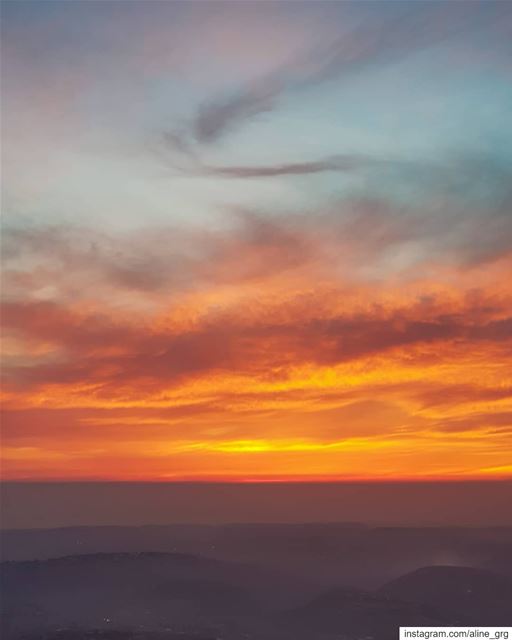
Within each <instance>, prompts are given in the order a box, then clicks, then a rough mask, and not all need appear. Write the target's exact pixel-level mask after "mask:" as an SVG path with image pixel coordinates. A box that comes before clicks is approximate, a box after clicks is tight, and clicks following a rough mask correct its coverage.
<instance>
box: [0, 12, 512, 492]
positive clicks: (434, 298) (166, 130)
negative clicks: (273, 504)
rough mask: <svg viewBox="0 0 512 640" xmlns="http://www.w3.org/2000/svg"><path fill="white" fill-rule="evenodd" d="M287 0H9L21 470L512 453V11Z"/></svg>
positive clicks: (6, 155)
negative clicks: (292, 0)
mask: <svg viewBox="0 0 512 640" xmlns="http://www.w3.org/2000/svg"><path fill="white" fill-rule="evenodd" d="M214 9H215V10H214ZM293 9H294V11H292V10H290V9H289V8H288V7H287V5H286V3H273V2H268V3H263V4H261V3H252V2H249V3H239V4H237V3H234V4H226V3H209V4H208V5H206V4H201V3H197V4H194V3H190V4H188V5H187V3H149V4H148V3H139V2H132V3H130V6H129V7H128V6H127V5H126V4H122V6H121V4H118V3H115V2H113V3H110V2H105V3H101V4H99V3H84V2H82V3H75V4H74V5H71V4H67V5H66V6H64V5H62V4H61V3H58V2H55V3H54V2H51V1H47V0H43V1H42V2H37V3H32V2H22V3H10V5H9V6H6V7H5V8H4V9H3V12H4V19H3V26H2V30H3V32H4V34H3V41H4V44H3V50H4V56H3V57H4V58H5V60H4V62H3V67H4V78H5V80H4V92H3V93H4V96H3V99H2V102H3V121H4V122H3V132H4V133H3V139H4V140H3V149H2V156H3V165H4V171H3V173H4V180H3V182H4V188H3V207H2V208H3V211H4V228H3V234H2V242H3V252H2V263H3V271H4V273H3V280H2V294H3V304H2V324H3V327H4V328H3V335H2V338H3V343H4V344H3V353H4V356H3V377H4V380H3V395H4V402H3V404H4V409H3V420H2V424H3V426H2V464H1V473H2V477H3V479H4V480H17V481H26V480H52V479H59V480H77V481H82V480H92V479H94V480H99V479H104V480H144V481H158V480H160V481H167V480H176V481H180V480H181V481H189V480H197V481H240V482H258V481H261V482H275V481H301V480H310V481H333V480H334V481H343V480H369V481H371V480H375V481H400V480H437V479H442V480H450V479H452V480H454V481H457V480H463V479H489V480H490V479H492V480H496V479H505V478H512V465H511V456H510V451H511V450H512V287H511V285H510V274H511V273H512V240H511V238H512V215H511V205H512V190H511V186H510V185H511V184H512V173H511V171H510V167H511V166H512V156H511V149H512V136H511V131H510V126H509V122H508V120H509V106H510V104H512V90H511V87H512V84H511V83H510V59H509V57H508V56H507V42H508V36H507V34H509V32H510V31H507V29H508V30H510V25H511V24H512V22H511V20H512V12H511V11H510V8H508V7H507V6H505V4H504V3H503V4H502V3H496V4H495V3H492V2H487V3H478V2H476V3H472V5H471V6H468V5H464V6H463V5H457V6H452V7H448V6H442V3H441V4H439V5H437V4H435V3H416V6H415V7H414V8H411V7H406V6H405V5H404V4H403V3H387V4H386V5H385V6H384V8H383V6H382V4H381V3H371V2H370V3H364V5H361V4H360V3H350V2H348V3H325V4H324V3H304V4H301V5H300V6H298V5H295V6H294V7H293ZM461 24H462V25H463V28H462V29H461V28H460V25H461ZM66 34H68V35H66ZM69 34H71V36H70V37H68V36H69ZM73 34H74V37H73ZM262 43H264V44H265V46H262Z"/></svg>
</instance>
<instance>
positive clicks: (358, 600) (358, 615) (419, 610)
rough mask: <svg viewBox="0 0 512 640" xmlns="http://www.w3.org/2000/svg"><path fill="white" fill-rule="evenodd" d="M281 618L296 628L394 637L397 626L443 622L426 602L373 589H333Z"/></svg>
mask: <svg viewBox="0 0 512 640" xmlns="http://www.w3.org/2000/svg"><path fill="white" fill-rule="evenodd" d="M283 621H284V622H286V624H287V625H291V626H292V627H294V628H296V629H297V630H299V629H300V630H301V631H302V632H303V633H304V632H305V631H307V632H309V634H310V637H314V636H313V634H314V633H316V632H321V633H324V634H333V635H337V636H338V637H340V635H342V636H345V637H349V638H363V637H364V638H379V639H383V640H384V639H387V638H389V639H390V640H391V639H396V638H397V631H398V627H399V626H407V625H422V626H429V625H444V624H449V623H450V622H451V620H450V618H449V617H447V616H446V615H445V614H443V613H440V612H437V611H436V610H435V609H433V608H432V607H429V606H425V605H422V604H416V603H408V602H401V601H396V600H391V599H390V598H387V597H384V596H379V595H377V594H374V593H369V592H364V591H359V590H352V589H332V590H330V591H328V592H326V593H324V594H322V595H321V596H319V597H318V598H315V599H314V600H312V601H311V602H308V603H307V604H305V605H303V606H301V607H298V608H295V609H293V610H291V611H288V612H287V613H286V614H285V615H284V616H283Z"/></svg>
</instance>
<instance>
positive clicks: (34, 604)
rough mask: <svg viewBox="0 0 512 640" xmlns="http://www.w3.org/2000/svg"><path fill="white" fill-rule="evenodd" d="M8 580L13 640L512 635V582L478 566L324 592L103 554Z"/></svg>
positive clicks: (5, 625)
mask: <svg viewBox="0 0 512 640" xmlns="http://www.w3.org/2000/svg"><path fill="white" fill-rule="evenodd" d="M1 569H2V637H3V638H5V639H7V640H79V639H82V640H138V639H142V638H147V639H148V640H178V639H179V640H213V639H222V640H244V639H245V640H251V639H252V640H281V639H282V640H292V638H293V639H295V640H306V639H308V640H311V639H312V638H314V639H318V640H334V639H335V638H336V639H337V640H340V638H342V639H347V640H356V639H362V638H365V639H366V640H373V639H375V640H388V638H389V639H390V640H391V638H396V637H397V629H398V627H399V626H404V625H423V626H428V625H466V624H468V625H470V624H474V625H495V626H499V625H506V624H512V579H511V578H510V577H508V576H506V575H501V574H499V573H496V572H493V571H489V570H483V569H479V568H470V567H456V566H430V567H423V568H420V569H418V570H414V571H412V572H408V573H406V574H404V575H402V576H400V577H399V578H396V579H393V580H391V581H388V582H386V583H385V584H383V585H381V586H380V587H378V588H376V589H360V588H349V587H346V586H337V587H333V588H328V589H323V590H320V591H318V586H317V585H316V586H315V585H314V584H313V583H307V581H304V580H303V579H302V578H300V577H298V576H297V575H293V574H286V573H284V572H282V571H281V570H277V571H276V570H271V569H269V568H268V567H262V566H258V565H256V564H248V563H242V562H234V561H225V560H219V559H216V558H208V557H204V556H195V555H193V554H183V553H163V552H148V553H94V554H88V555H75V556H67V557H62V558H55V559H50V560H44V561H38V560H32V561H22V562H15V561H9V562H4V563H2V567H1ZM343 582H344V581H343V579H342V576H341V577H340V580H339V583H338V584H339V585H342V584H343ZM315 590H316V591H315Z"/></svg>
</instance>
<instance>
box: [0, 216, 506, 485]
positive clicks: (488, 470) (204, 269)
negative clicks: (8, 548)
mask: <svg viewBox="0 0 512 640" xmlns="http://www.w3.org/2000/svg"><path fill="white" fill-rule="evenodd" d="M372 215H373V214H372ZM370 218H371V216H370ZM242 220H243V222H242V226H241V228H239V229H238V230H237V231H236V233H233V234H232V235H229V234H228V235H222V236H215V235H213V236H208V235H207V234H200V235H199V237H193V236H190V235H188V236H187V235H186V234H185V235H184V238H183V243H182V246H181V247H180V248H181V253H180V254H179V255H175V256H172V258H170V257H169V255H168V253H169V252H168V251H167V249H165V248H163V247H162V244H163V245H165V246H167V245H166V244H165V243H166V241H167V237H168V236H167V233H170V232H168V231H165V230H164V231H163V232H162V234H161V236H162V237H161V238H160V239H158V238H156V236H155V235H151V234H149V235H147V236H146V237H144V235H143V234H141V237H140V239H139V242H138V243H137V242H136V241H135V240H134V239H133V238H125V240H124V241H123V240H122V239H121V240H119V243H120V244H119V247H118V249H116V252H114V253H112V252H111V251H110V244H109V242H110V241H107V240H105V239H103V240H101V239H99V238H98V237H95V240H94V243H92V244H89V240H88V237H87V235H83V234H82V236H80V235H79V234H78V235H76V234H75V231H73V230H71V231H70V230H68V231H65V230H57V231H56V234H55V237H52V236H51V235H48V234H45V233H36V232H34V231H32V232H24V233H21V234H19V235H17V236H16V235H15V236H14V237H13V238H11V239H10V242H11V244H12V246H13V247H16V248H17V251H16V252H14V251H13V252H12V258H9V261H8V262H9V263H10V264H9V265H8V266H9V268H8V269H7V270H6V285H7V289H8V290H10V291H11V292H12V293H11V294H10V295H9V296H8V297H6V300H5V301H4V304H3V315H2V319H3V324H4V333H5V336H6V338H7V339H8V349H7V351H6V357H5V360H4V362H5V366H4V394H5V402H4V404H5V413H4V419H3V442H4V447H3V465H2V470H3V474H4V476H5V477H6V478H12V479H22V478H76V479H79V478H119V479H129V478H135V479H147V480H154V479H165V478H178V479H179V478H182V479H185V478H189V479H190V478H192V479H212V478H218V479H222V478H228V479H258V478H259V479H279V478H291V479H298V478H310V479H322V478H323V479H325V478H337V479H343V478H386V479H397V478H444V477H453V478H465V477H487V476H490V475H492V476H493V477H494V476H496V475H497V476H508V475H510V473H509V470H510V469H509V459H508V455H507V452H508V451H509V450H510V445H511V444H512V442H511V441H512V393H511V390H512V375H511V372H512V366H511V364H512V315H511V310H512V295H511V293H510V291H509V288H508V285H507V280H506V275H507V269H508V268H509V267H510V265H511V258H510V256H509V255H507V254H503V253H502V252H501V250H500V251H497V252H496V256H495V257H494V258H492V259H491V258H490V257H488V256H487V257H485V259H484V258H482V257H479V258H477V257H475V258H474V261H475V265H474V267H472V266H471V265H468V263H467V262H466V257H465V258H464V261H465V262H466V267H465V268H464V269H463V268H462V266H461V264H460V261H459V260H457V259H455V257H454V256H456V252H455V251H452V259H451V260H449V261H442V260H441V259H438V260H437V261H436V260H434V259H433V258H430V259H429V260H421V261H419V262H417V263H416V265H415V270H414V273H411V272H410V270H409V268H405V269H404V268H403V267H400V268H398V267H396V265H394V266H389V265H388V266H386V262H383V263H382V269H384V270H385V275H386V277H385V278H384V279H381V278H379V277H378V275H377V274H375V273H371V274H368V273H367V272H366V273H365V272H364V271H363V270H362V269H363V266H364V264H365V262H366V261H367V258H368V251H369V250H370V249H369V247H370V246H372V247H373V248H372V252H373V258H374V263H375V259H378V256H379V255H381V254H384V253H385V252H386V247H389V246H390V244H391V245H393V243H394V242H395V239H396V238H402V236H403V234H401V233H400V231H399V229H398V227H397V226H395V223H394V222H390V223H389V224H384V223H383V222H382V221H381V223H380V224H381V226H380V231H379V232H377V227H375V226H373V227H372V225H371V224H370V223H369V222H368V219H367V212H365V213H364V214H363V217H362V218H360V217H357V218H356V220H357V224H356V223H355V222H354V225H355V228H356V229H357V233H360V232H361V229H363V228H368V229H369V231H368V234H369V241H368V242H367V243H360V244H359V245H358V243H357V240H356V236H357V233H356V232H355V231H354V230H353V228H351V230H347V228H346V227H343V229H341V228H340V227H337V226H336V224H335V223H332V224H331V227H329V228H328V229H320V230H318V231H315V230H314V229H313V228H306V227H305V226H304V224H305V223H303V222H301V221H298V223H297V224H296V225H290V224H288V226H287V227H280V226H276V224H271V223H270V222H268V223H267V222H266V221H260V220H259V219H255V218H252V217H249V218H246V217H243V218H242ZM364 221H366V222H364ZM368 224H369V227H366V226H365V225H368ZM409 233H410V230H407V233H406V235H407V236H408V235H409ZM70 234H71V235H70ZM336 234H338V240H337V242H338V244H337V246H338V251H339V252H340V255H339V256H338V255H337V254H336V253H335V252H334V245H333V242H334V241H333V237H334V236H336ZM347 234H348V235H347ZM350 234H355V235H354V242H350V238H351V237H352V236H351V235H350ZM372 234H373V236H372ZM372 237H373V240H372ZM84 238H85V241H84ZM8 248H9V246H8ZM198 256H201V257H198ZM66 261H67V262H68V264H69V265H70V266H69V269H68V270H66V269H65V267H64V263H65V262H66ZM34 263H36V264H38V265H39V266H38V267H37V268H35V265H34ZM182 269H185V271H186V273H181V270H182ZM56 273H58V274H59V276H58V277H55V274H56ZM76 283H80V286H78V287H77V284H76ZM87 283H88V285H89V286H85V285H86V284H87ZM48 287H53V288H52V289H51V290H49V289H48Z"/></svg>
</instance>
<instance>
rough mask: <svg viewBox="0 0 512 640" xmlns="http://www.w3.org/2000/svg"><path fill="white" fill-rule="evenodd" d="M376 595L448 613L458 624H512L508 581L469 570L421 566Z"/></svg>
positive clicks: (482, 571)
mask: <svg viewBox="0 0 512 640" xmlns="http://www.w3.org/2000/svg"><path fill="white" fill-rule="evenodd" d="M379 594H381V595H382V596H386V597H389V598H394V599H397V600H403V601H405V602H411V603H422V604H427V605H431V606H433V607H436V608H437V609H438V610H440V611H448V612H450V615H456V616H458V617H459V618H460V620H461V621H465V622H471V623H474V624H481V625H486V624H488V625H494V626H496V625H506V624H512V580H511V579H510V578H508V577H506V576H503V575H500V574H497V573H494V572H491V571H485V570H483V569H474V568H471V567H452V566H437V567H423V568H421V569H418V570H416V571H413V572H411V573H408V574H407V575H404V576H401V577H400V578H397V579H396V580H392V581H391V582H389V583H388V584H386V585H384V586H383V587H382V588H381V589H380V590H379Z"/></svg>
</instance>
